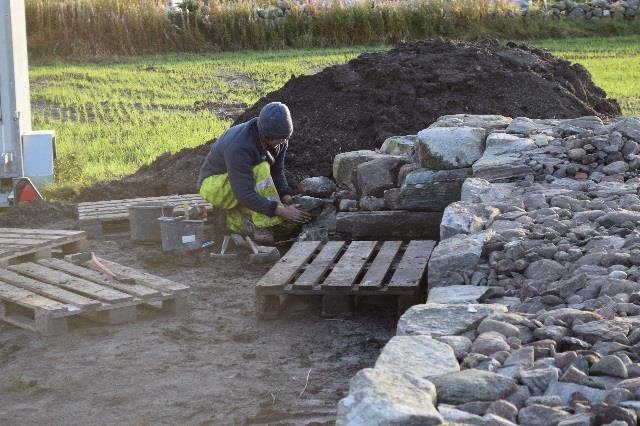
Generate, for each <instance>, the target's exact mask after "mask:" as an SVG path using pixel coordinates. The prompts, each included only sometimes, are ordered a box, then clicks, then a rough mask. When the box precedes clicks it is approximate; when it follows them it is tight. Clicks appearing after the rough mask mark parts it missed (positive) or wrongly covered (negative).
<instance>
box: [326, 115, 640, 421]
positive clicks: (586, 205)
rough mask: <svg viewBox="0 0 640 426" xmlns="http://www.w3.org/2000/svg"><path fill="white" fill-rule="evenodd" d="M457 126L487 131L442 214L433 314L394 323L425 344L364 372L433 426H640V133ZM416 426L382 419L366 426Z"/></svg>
mask: <svg viewBox="0 0 640 426" xmlns="http://www.w3.org/2000/svg"><path fill="white" fill-rule="evenodd" d="M451 121H452V120H451V118H450V117H449V118H446V117H445V118H441V119H440V120H439V122H441V123H443V122H451ZM454 121H457V123H458V125H459V126H460V127H464V126H469V123H471V122H473V126H472V127H479V128H483V129H485V130H486V133H487V137H486V139H485V141H484V144H485V146H484V150H483V153H482V156H480V157H479V158H478V159H477V160H476V161H475V162H474V163H473V164H472V165H471V169H472V175H471V176H470V177H468V178H466V179H465V180H464V182H463V184H462V187H461V189H460V200H459V201H456V202H453V203H451V204H449V205H448V206H447V207H446V208H445V209H444V212H443V218H442V221H441V226H440V237H441V241H440V243H439V245H438V246H437V247H436V249H435V250H434V252H433V255H432V257H431V260H430V262H429V271H428V281H429V282H428V285H429V295H428V299H427V303H425V304H422V305H417V306H414V307H412V308H410V309H409V310H408V311H407V312H406V313H405V314H404V315H403V316H402V317H401V318H400V320H399V323H398V331H397V332H398V336H407V337H411V338H421V339H422V340H420V342H421V343H420V344H418V343H416V342H412V341H411V342H410V341H408V340H403V341H401V342H398V341H396V342H394V340H392V341H391V342H390V343H389V344H390V345H391V343H392V342H394V343H393V345H392V348H391V349H390V350H389V352H392V353H393V354H394V356H389V355H385V356H381V360H380V361H379V362H378V363H376V365H375V367H374V368H373V371H376V370H377V371H378V372H379V375H380V377H386V378H387V379H386V380H390V379H388V378H389V377H393V376H392V375H394V374H395V375H398V374H400V375H402V377H403V380H405V381H408V382H409V383H411V378H413V379H415V380H420V381H421V382H420V383H421V386H422V388H420V389H418V390H416V389H415V387H414V388H412V391H413V392H417V393H419V394H420V395H422V400H427V399H428V398H431V404H430V405H429V404H426V406H427V408H428V409H425V410H426V411H425V413H430V414H429V415H430V417H428V419H429V422H435V421H436V420H438V418H437V416H438V415H439V416H440V417H441V418H442V421H443V422H449V423H465V424H482V425H484V424H487V425H509V424H522V425H596V424H597V425H602V424H634V425H635V424H637V417H638V412H639V411H640V362H639V361H640V331H639V329H638V327H637V325H640V231H639V230H638V223H639V222H640V197H639V196H638V195H639V190H640V171H639V168H640V161H639V160H640V156H639V155H638V153H639V149H640V145H639V143H640V119H639V118H637V117H624V118H617V119H612V120H609V121H604V122H603V121H602V120H601V119H599V118H597V117H582V118H578V119H570V120H529V119H526V118H516V119H513V120H508V123H506V122H505V123H502V124H500V125H498V126H495V120H494V121H493V122H492V124H491V126H490V125H483V123H482V121H483V118H482V117H477V116H457V118H456V120H454ZM465 122H466V124H465ZM479 122H480V123H479ZM486 122H487V123H489V120H487V121H486ZM433 126H435V127H437V126H438V124H437V123H435V124H434V125H433ZM453 143H455V142H453ZM449 151H450V152H454V151H455V149H452V150H449ZM440 152H442V151H440ZM416 161H418V160H417V159H416ZM418 170H420V169H418ZM410 173H415V171H414V172H410ZM410 173H409V175H410ZM418 173H422V172H420V171H418ZM409 175H408V176H409ZM397 338H398V337H397ZM397 338H396V339H397ZM428 339H431V340H428ZM422 342H427V343H424V344H425V345H427V346H428V347H426V346H425V347H424V348H423V347H422V346H420V345H421V344H423V343H422ZM432 342H433V343H432ZM435 342H437V343H438V344H440V345H442V344H444V345H445V346H448V347H449V348H450V349H451V351H452V352H453V354H454V357H455V359H456V361H457V362H458V365H459V370H458V369H455V368H454V367H453V363H452V360H451V359H449V358H450V354H451V351H449V350H448V349H445V350H437V349H434V348H437V347H439V346H437V345H436V344H435ZM403 345H405V348H404V349H403ZM386 350H387V349H386V348H385V349H383V351H382V353H383V354H385V351H386ZM403 350H405V351H406V353H407V354H410V356H409V355H407V356H406V357H403V356H401V353H402V351H403ZM434 351H435V352H434ZM434 353H435V354H434ZM427 354H434V355H431V356H425V355H427ZM418 359H419V360H421V361H420V366H419V367H416V366H415V360H418ZM379 364H381V365H379ZM440 366H442V368H441V369H439V368H440ZM434 371H436V372H438V373H439V374H434V373H433V372H434ZM380 380H382V379H380ZM424 381H427V382H429V383H431V384H433V386H434V388H435V395H433V392H434V391H433V388H431V387H430V386H427V385H426V384H425V383H424ZM362 383H363V382H362V381H356V380H354V382H353V383H352V387H351V390H350V394H349V396H348V397H347V398H345V400H349V398H351V395H352V394H363V393H365V392H366V390H365V388H366V386H364V385H363V384H362ZM394 383H395V384H396V385H397V386H400V387H402V385H400V383H401V382H400V381H397V382H394ZM407 386H409V385H407ZM412 386H413V385H412ZM407 389H408V388H403V392H405V391H407ZM390 393H393V391H390ZM377 397H379V398H380V400H381V401H385V403H388V402H389V399H387V398H386V397H385V396H384V395H377ZM414 398H417V396H414ZM345 400H343V401H345ZM391 405H393V404H391ZM391 405H390V406H389V407H391ZM354 406H358V403H354V404H352V405H349V404H344V403H341V404H340V406H339V417H338V423H339V424H358V423H357V422H356V421H354V420H353V417H349V416H350V413H352V412H353V407H354ZM362 407H363V406H360V409H362ZM431 407H433V408H435V410H436V411H433V410H431ZM388 412H392V410H391V409H389V411H388ZM436 414H437V415H436ZM425 416H426V414H425ZM425 418H426V417H425ZM412 421H413V420H403V421H399V422H396V423H394V420H393V419H392V418H391V417H387V411H379V412H376V413H375V416H371V417H370V418H369V422H368V423H367V424H390V423H393V424H423V423H420V422H418V421H415V422H414V423H412ZM616 422H617V423H616ZM424 424H435V423H426V422H425V423H424Z"/></svg>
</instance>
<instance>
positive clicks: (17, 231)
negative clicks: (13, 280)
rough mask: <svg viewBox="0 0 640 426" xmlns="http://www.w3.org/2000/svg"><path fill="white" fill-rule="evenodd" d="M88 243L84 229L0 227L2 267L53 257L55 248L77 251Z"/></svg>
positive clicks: (0, 262)
mask: <svg viewBox="0 0 640 426" xmlns="http://www.w3.org/2000/svg"><path fill="white" fill-rule="evenodd" d="M86 244H87V234H86V232H84V231H66V230H55V229H21V228H0V267H6V266H8V265H13V264H14V263H21V262H30V261H34V260H38V259H43V258H47V257H51V256H52V252H53V251H55V250H59V251H61V252H62V253H63V254H69V253H76V252H79V251H82V250H84V249H85V248H86Z"/></svg>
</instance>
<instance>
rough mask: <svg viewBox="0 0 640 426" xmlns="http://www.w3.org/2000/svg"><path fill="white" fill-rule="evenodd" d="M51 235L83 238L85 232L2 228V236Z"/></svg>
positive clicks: (0, 229)
mask: <svg viewBox="0 0 640 426" xmlns="http://www.w3.org/2000/svg"><path fill="white" fill-rule="evenodd" d="M9 234H18V235H38V236H40V235H50V236H52V237H60V238H65V237H72V238H73V237H83V236H84V231H70V230H66V229H25V228H0V235H9Z"/></svg>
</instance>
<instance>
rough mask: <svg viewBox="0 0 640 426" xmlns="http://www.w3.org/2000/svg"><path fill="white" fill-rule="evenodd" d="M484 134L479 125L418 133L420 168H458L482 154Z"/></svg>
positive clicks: (437, 128)
mask: <svg viewBox="0 0 640 426" xmlns="http://www.w3.org/2000/svg"><path fill="white" fill-rule="evenodd" d="M486 137H487V131H486V130H485V129H482V128H478V127H433V128H429V129H424V130H422V131H420V132H419V133H418V141H417V142H416V151H417V153H418V157H419V159H420V164H421V165H422V167H426V168H428V169H435V170H448V169H460V168H463V167H469V166H471V165H472V164H473V163H474V162H476V161H477V160H478V159H479V158H480V157H481V156H482V153H483V151H484V141H485V139H486Z"/></svg>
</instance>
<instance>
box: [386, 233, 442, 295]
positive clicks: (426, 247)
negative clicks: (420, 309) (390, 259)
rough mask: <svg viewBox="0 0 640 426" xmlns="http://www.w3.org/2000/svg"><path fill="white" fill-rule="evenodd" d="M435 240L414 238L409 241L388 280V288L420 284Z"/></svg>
mask: <svg viewBox="0 0 640 426" xmlns="http://www.w3.org/2000/svg"><path fill="white" fill-rule="evenodd" d="M435 245H436V243H435V241H430V240H414V241H411V242H409V245H408V246H407V250H406V251H405V252H404V256H403V257H402V260H401V261H400V264H399V265H398V267H397V268H396V271H395V273H394V274H393V276H392V277H391V280H390V281H389V285H388V287H389V288H390V289H410V288H416V287H418V286H419V285H420V282H421V281H422V278H423V277H424V274H425V272H426V270H427V264H428V263H429V258H430V257H431V252H432V251H433V248H434V247H435Z"/></svg>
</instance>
